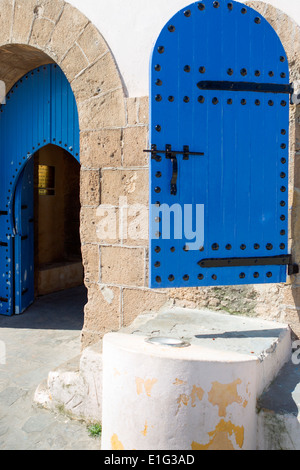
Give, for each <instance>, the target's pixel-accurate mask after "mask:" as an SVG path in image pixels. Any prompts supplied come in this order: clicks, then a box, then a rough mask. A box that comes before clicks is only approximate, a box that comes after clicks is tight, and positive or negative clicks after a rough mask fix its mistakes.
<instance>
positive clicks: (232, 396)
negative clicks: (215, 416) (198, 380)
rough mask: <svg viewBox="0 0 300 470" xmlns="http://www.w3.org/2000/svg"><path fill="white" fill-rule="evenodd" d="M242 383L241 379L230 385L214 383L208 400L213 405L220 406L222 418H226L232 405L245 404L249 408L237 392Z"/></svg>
mask: <svg viewBox="0 0 300 470" xmlns="http://www.w3.org/2000/svg"><path fill="white" fill-rule="evenodd" d="M241 383H242V381H241V380H240V379H237V380H235V382H232V383H230V384H221V383H219V382H213V383H212V388H211V390H210V392H209V393H208V400H209V402H210V403H211V404H212V405H218V407H219V416H220V417H225V416H226V409H227V407H228V406H229V405H231V404H232V403H238V404H239V405H240V404H244V405H243V406H244V407H246V406H247V403H248V402H246V401H244V400H243V398H242V397H241V396H240V395H239V394H238V391H237V386H238V385H240V384H241Z"/></svg>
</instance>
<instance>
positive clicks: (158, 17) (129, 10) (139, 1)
mask: <svg viewBox="0 0 300 470" xmlns="http://www.w3.org/2000/svg"><path fill="white" fill-rule="evenodd" d="M264 1H265V3H268V4H270V5H273V6H274V7H276V8H279V9H280V10H281V11H283V12H284V13H286V14H287V15H289V16H290V17H291V18H292V19H293V20H294V21H295V22H297V23H298V24H300V1H299V0H264ZM69 3H71V4H72V5H74V6H75V7H76V8H78V9H79V10H80V11H81V12H82V13H84V14H85V15H86V16H87V17H88V18H89V19H90V20H91V21H92V22H93V23H94V24H95V26H96V27H97V28H98V29H99V31H100V33H101V34H102V35H103V36H104V38H105V40H106V41H107V42H108V45H109V47H110V48H111V51H112V53H113V55H114V57H115V59H116V62H117V64H118V67H119V70H120V73H121V75H122V77H123V80H124V84H125V86H126V88H127V92H128V95H129V96H131V97H135V96H137V97H138V96H146V95H148V83H149V78H148V77H149V73H148V70H149V58H150V54H151V49H152V45H153V43H154V42H155V40H156V38H157V36H158V35H159V33H160V31H161V29H162V28H163V26H164V25H165V23H166V22H167V21H168V19H169V18H171V17H172V16H173V15H174V14H175V13H176V12H177V11H178V10H179V9H181V8H184V7H185V6H186V5H188V4H190V3H192V1H189V0H163V1H161V0H125V1H124V0H69ZM240 3H245V2H240Z"/></svg>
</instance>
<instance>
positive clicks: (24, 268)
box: [14, 157, 34, 314]
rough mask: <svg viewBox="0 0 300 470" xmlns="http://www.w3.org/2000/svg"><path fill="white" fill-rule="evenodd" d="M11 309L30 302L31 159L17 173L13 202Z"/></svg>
mask: <svg viewBox="0 0 300 470" xmlns="http://www.w3.org/2000/svg"><path fill="white" fill-rule="evenodd" d="M14 216H15V230H14V257H15V266H14V269H15V275H14V278H15V283H14V294H15V302H14V311H15V313H16V314H20V313H23V312H24V310H26V308H27V307H28V306H29V305H31V304H32V303H33V301H34V158H33V157H32V158H30V160H29V161H28V163H27V164H26V166H25V168H24V170H23V171H22V173H21V175H20V176H19V180H18V183H17V187H16V191H15V201H14Z"/></svg>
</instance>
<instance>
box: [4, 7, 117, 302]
mask: <svg viewBox="0 0 300 470" xmlns="http://www.w3.org/2000/svg"><path fill="white" fill-rule="evenodd" d="M53 62H55V63H57V64H58V65H59V66H60V68H61V69H62V71H63V72H64V73H65V75H66V77H67V79H68V81H69V83H70V84H71V87H72V89H73V92H74V95H75V98H76V102H77V106H78V113H79V124H80V133H81V155H80V159H81V164H82V167H81V243H82V254H83V264H84V267H85V281H86V286H87V287H88V288H89V289H91V286H92V285H93V284H96V283H97V282H98V279H99V253H98V246H97V245H96V242H97V239H96V234H95V231H94V228H95V227H94V224H93V219H94V215H95V211H96V209H97V207H98V205H99V203H100V169H101V168H102V166H103V164H104V162H106V166H107V160H108V158H107V151H106V146H105V145H104V144H103V145H99V142H98V140H99V139H100V140H101V139H104V140H105V143H106V144H107V143H108V142H113V145H114V146H115V147H116V148H117V150H118V147H121V145H122V143H121V139H120V137H119V136H118V137H117V139H116V135H117V134H118V133H116V131H115V130H116V129H120V128H122V127H124V126H125V124H126V112H125V98H124V92H123V86H122V81H121V77H120V75H119V72H118V70H117V66H116V64H115V61H114V58H113V56H112V54H111V52H110V50H109V47H108V45H107V44H106V42H105V40H104V39H103V37H102V36H101V34H100V33H99V32H98V30H97V29H96V27H95V26H94V25H93V24H92V23H91V22H90V21H89V20H88V18H86V17H85V16H84V15H83V14H82V13H81V12H80V11H78V10H77V9H76V8H75V7H73V6H71V5H70V4H68V3H66V2H64V1H63V0H0V69H1V70H0V80H2V81H4V82H5V84H6V90H7V91H9V90H10V88H11V87H12V86H13V85H14V83H16V81H17V80H18V79H19V78H20V77H22V76H23V75H24V74H26V73H27V72H28V71H30V70H32V69H34V68H36V67H39V66H41V65H45V64H49V63H53ZM109 161H110V166H114V157H113V155H112V157H110V158H109ZM91 231H93V236H91V235H90V234H91ZM91 264H92V267H91ZM91 295H92V294H91ZM91 295H89V300H90V297H91Z"/></svg>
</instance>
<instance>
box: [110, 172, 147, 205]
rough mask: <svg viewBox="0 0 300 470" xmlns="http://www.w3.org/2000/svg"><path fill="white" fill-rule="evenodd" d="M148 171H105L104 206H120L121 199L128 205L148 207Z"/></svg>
mask: <svg viewBox="0 0 300 470" xmlns="http://www.w3.org/2000/svg"><path fill="white" fill-rule="evenodd" d="M148 178H149V176H148V171H147V170H103V171H102V188H101V201H102V203H103V204H112V205H115V206H117V205H119V202H120V198H126V201H127V204H130V205H131V204H141V205H145V206H148V201H149V194H148V192H149V191H148V187H149V181H148Z"/></svg>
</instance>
